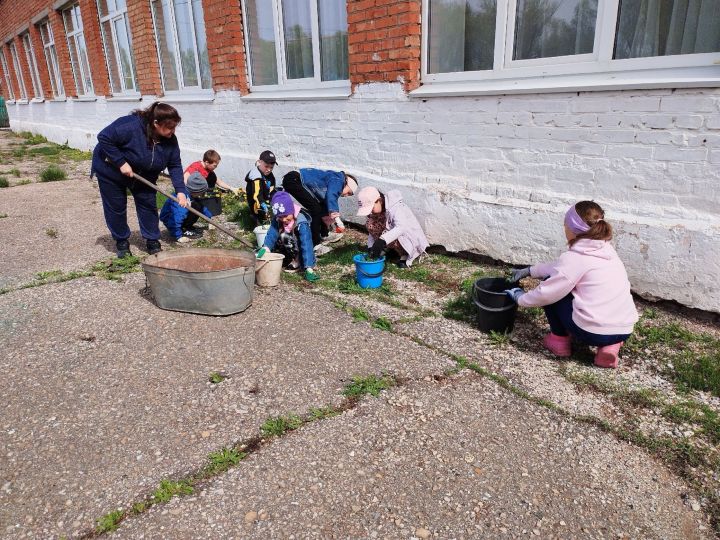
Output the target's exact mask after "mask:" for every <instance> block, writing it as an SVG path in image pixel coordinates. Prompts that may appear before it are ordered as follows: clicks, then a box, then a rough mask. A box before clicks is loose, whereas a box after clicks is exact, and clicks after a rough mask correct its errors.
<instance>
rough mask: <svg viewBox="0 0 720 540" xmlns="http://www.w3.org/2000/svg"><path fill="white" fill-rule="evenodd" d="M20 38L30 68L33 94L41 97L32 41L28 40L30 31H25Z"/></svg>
mask: <svg viewBox="0 0 720 540" xmlns="http://www.w3.org/2000/svg"><path fill="white" fill-rule="evenodd" d="M20 39H21V41H22V44H23V49H25V59H26V60H27V64H28V68H29V69H30V80H31V81H32V85H33V96H34V97H36V98H42V97H43V92H42V85H41V84H40V73H39V72H38V67H37V62H36V61H35V52H34V51H33V47H32V41H30V33H29V32H25V33H24V34H23V35H22V36H20Z"/></svg>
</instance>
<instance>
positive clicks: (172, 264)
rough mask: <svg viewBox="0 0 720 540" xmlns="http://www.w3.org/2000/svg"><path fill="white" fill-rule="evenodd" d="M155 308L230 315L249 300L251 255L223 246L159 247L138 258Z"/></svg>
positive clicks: (252, 272)
mask: <svg viewBox="0 0 720 540" xmlns="http://www.w3.org/2000/svg"><path fill="white" fill-rule="evenodd" d="M142 268H143V271H144V272H145V277H146V278H147V282H148V285H149V286H150V290H151V291H152V294H153V298H154V299H155V303H156V304H157V306H158V307H159V308H162V309H169V310H172V311H186V312H188V313H200V314H202V315H231V314H233V313H239V312H241V311H244V310H245V309H247V307H248V306H249V305H250V304H252V300H253V288H254V286H255V255H254V254H252V253H250V252H244V251H231V250H227V249H205V248H197V249H183V250H178V251H161V252H160V253H156V254H155V255H150V256H149V257H146V258H145V260H143V261H142Z"/></svg>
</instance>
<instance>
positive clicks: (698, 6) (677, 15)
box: [423, 0, 720, 84]
mask: <svg viewBox="0 0 720 540" xmlns="http://www.w3.org/2000/svg"><path fill="white" fill-rule="evenodd" d="M717 6H718V2H717V0H423V8H424V13H425V14H426V17H423V38H424V39H423V78H424V80H425V81H426V82H445V81H448V82H452V81H467V80H481V81H492V80H500V79H513V80H515V81H517V80H518V79H523V78H533V77H535V78H538V79H539V78H540V77H543V78H546V77H549V76H555V75H557V76H577V75H588V74H597V75H598V77H597V79H596V80H597V81H600V80H601V79H600V75H602V74H604V75H605V81H606V84H609V81H610V80H611V79H610V77H607V73H608V72H614V73H615V72H620V73H622V72H628V73H633V74H634V75H637V72H638V71H639V70H655V74H656V75H657V76H658V77H660V75H663V76H665V77H666V78H667V77H671V78H672V77H673V76H674V77H675V78H677V77H679V76H680V74H679V72H678V71H677V70H678V69H684V68H694V69H693V70H692V74H694V75H697V76H701V74H704V75H705V76H706V77H712V71H711V70H712V69H717V68H716V67H714V66H713V63H715V64H717V62H718V60H719V59H720V56H718V54H717V53H719V52H720V24H718V22H717V21H718V19H717V15H716V13H715V11H717ZM663 70H665V71H663ZM673 70H674V71H673ZM686 73H687V74H688V75H689V74H690V72H688V71H686ZM645 76H647V73H646V74H645ZM631 77H632V75H630V74H629V75H627V77H626V78H627V80H630V79H631ZM714 77H715V78H717V74H716V75H714ZM613 78H614V79H617V75H614V76H613ZM636 80H637V77H636ZM658 80H659V79H658Z"/></svg>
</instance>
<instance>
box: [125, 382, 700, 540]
mask: <svg viewBox="0 0 720 540" xmlns="http://www.w3.org/2000/svg"><path fill="white" fill-rule="evenodd" d="M330 441H332V443H331V444H328V443H329V442H330ZM684 490H685V487H684V486H683V485H682V483H681V482H679V481H678V480H677V479H676V478H674V477H673V476H672V475H671V474H668V472H667V471H666V470H665V469H664V468H663V467H662V466H661V465H659V464H658V463H656V462H655V461H653V460H651V459H648V458H647V456H645V455H643V454H642V453H639V452H637V450H636V449H634V448H632V447H630V446H628V445H626V444H623V443H620V442H618V441H617V440H615V439H613V438H612V437H610V436H608V435H606V434H603V433H601V432H598V431H597V430H595V429H592V428H588V427H585V426H579V425H577V424H575V423H573V422H567V421H565V420H564V419H562V418H560V417H558V416H557V415H555V414H554V413H552V412H550V411H548V410H547V409H545V408H542V407H537V406H534V405H532V404H530V403H529V402H527V401H526V400H522V399H519V398H516V397H514V396H513V395H511V394H509V393H507V392H505V391H504V390H502V389H500V388H498V387H497V385H495V384H493V383H490V382H486V381H484V380H479V378H478V377H476V376H474V375H472V374H464V375H461V376H459V377H456V378H455V380H453V381H449V382H448V381H446V382H444V383H437V382H432V381H430V382H428V381H419V382H415V383H413V384H410V385H408V386H406V387H403V388H399V389H395V390H392V391H390V392H388V393H386V394H384V395H383V397H382V398H380V399H367V400H366V401H364V402H363V403H362V404H361V405H360V406H359V407H358V408H357V409H355V410H353V411H350V412H347V413H345V414H343V415H342V416H340V417H336V418H334V419H331V420H327V421H323V422H320V423H317V424H313V425H310V426H307V427H304V428H302V429H300V430H299V431H298V432H295V433H292V434H291V435H289V436H286V437H284V438H283V439H281V440H278V441H276V442H275V443H273V444H272V445H270V446H269V447H267V448H266V449H264V450H263V451H262V452H260V453H258V454H255V455H252V456H251V457H249V458H247V459H246V460H245V461H243V462H242V463H241V464H240V465H239V466H238V467H237V468H235V469H234V470H232V471H230V472H228V473H227V474H226V475H224V476H223V477H222V478H220V479H218V480H216V481H214V482H212V483H211V484H210V485H208V486H207V487H206V488H205V489H203V490H202V491H200V492H199V493H197V494H196V495H195V496H193V497H190V498H185V499H180V500H175V501H173V502H171V503H170V504H168V505H167V506H166V507H162V508H161V507H156V508H154V509H152V510H150V511H149V512H148V513H147V514H145V515H143V516H141V517H137V518H133V519H130V520H128V521H127V522H125V523H124V524H123V525H121V528H120V531H119V532H118V533H115V536H117V537H118V538H412V537H416V538H428V537H430V536H432V537H436V538H496V537H505V538H518V537H522V536H526V537H527V536H530V537H535V536H537V537H542V538H579V537H582V538H703V537H710V536H711V534H710V532H709V531H708V529H707V526H706V524H704V522H703V518H702V514H700V513H697V512H693V511H692V510H691V509H690V508H689V507H688V505H686V504H685V503H684V502H683V500H682V495H683V493H684Z"/></svg>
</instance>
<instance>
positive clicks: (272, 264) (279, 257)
mask: <svg viewBox="0 0 720 540" xmlns="http://www.w3.org/2000/svg"><path fill="white" fill-rule="evenodd" d="M284 258H285V255H283V254H282V253H271V252H268V253H265V255H263V256H262V257H261V258H260V259H258V260H257V261H255V284H257V285H259V286H260V287H275V286H276V285H277V284H278V283H280V276H281V274H282V263H283V259H284Z"/></svg>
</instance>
